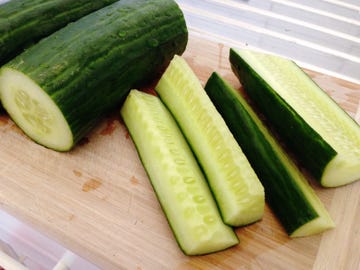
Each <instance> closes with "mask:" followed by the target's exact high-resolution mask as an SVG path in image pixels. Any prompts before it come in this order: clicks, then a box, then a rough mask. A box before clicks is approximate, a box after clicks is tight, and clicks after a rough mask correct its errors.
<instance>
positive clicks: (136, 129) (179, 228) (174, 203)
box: [120, 90, 239, 255]
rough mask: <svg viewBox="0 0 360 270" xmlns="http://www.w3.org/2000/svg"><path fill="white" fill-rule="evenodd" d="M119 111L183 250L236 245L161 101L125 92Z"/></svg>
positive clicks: (194, 252) (197, 252)
mask: <svg viewBox="0 0 360 270" xmlns="http://www.w3.org/2000/svg"><path fill="white" fill-rule="evenodd" d="M120 113H121V116H122V118H123V120H124V123H125V125H126V127H127V128H128V130H129V133H130V136H131V138H132V140H133V142H134V144H135V146H136V149H137V151H138V154H139V156H140V159H141V162H142V164H143V166H144V168H145V170H146V172H147V174H148V176H149V179H150V181H151V184H152V186H153V188H154V191H155V193H156V195H157V197H158V199H159V202H160V205H161V207H162V209H163V211H164V213H165V215H166V217H167V220H168V222H169V224H170V227H171V228H172V230H173V233H174V235H175V238H176V239H177V242H178V244H179V246H180V248H181V249H182V250H183V252H184V253H185V254H187V255H202V254H206V253H211V252H215V251H220V250H223V249H226V248H229V247H231V246H234V245H236V244H238V242H239V240H238V238H237V236H236V234H235V232H234V230H233V229H232V228H231V227H229V226H227V225H225V224H224V223H223V221H222V219H221V216H220V213H219V210H218V208H217V206H216V203H215V201H214V199H213V197H212V194H211V191H210V190H209V187H208V185H207V183H206V179H205V177H204V175H203V173H202V172H201V169H200V167H199V165H198V163H197V161H196V159H195V157H194V155H193V153H192V152H191V149H190V147H189V146H188V144H187V142H186V140H185V138H184V136H183V134H182V133H181V131H180V129H179V127H178V126H177V124H176V122H175V120H174V119H173V117H172V116H171V114H170V113H169V111H168V110H167V109H166V107H165V106H164V105H163V103H162V102H161V100H160V99H159V98H158V97H156V96H154V95H150V94H147V93H144V92H140V91H138V90H131V91H130V93H129V95H128V97H127V98H126V100H125V102H124V104H123V106H122V108H121V111H120Z"/></svg>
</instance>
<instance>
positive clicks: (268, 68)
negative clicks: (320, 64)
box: [231, 50, 360, 187]
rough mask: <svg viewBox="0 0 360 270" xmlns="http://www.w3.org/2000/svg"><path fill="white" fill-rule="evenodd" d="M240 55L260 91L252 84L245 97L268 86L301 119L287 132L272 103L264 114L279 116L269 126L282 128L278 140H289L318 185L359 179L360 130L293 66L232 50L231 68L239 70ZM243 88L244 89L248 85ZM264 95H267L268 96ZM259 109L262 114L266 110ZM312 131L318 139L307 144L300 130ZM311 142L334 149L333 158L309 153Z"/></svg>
mask: <svg viewBox="0 0 360 270" xmlns="http://www.w3.org/2000/svg"><path fill="white" fill-rule="evenodd" d="M236 54H237V55H238V56H239V57H241V59H242V61H244V62H246V65H247V66H248V67H250V69H251V71H250V72H249V73H251V74H252V75H249V76H253V80H254V81H256V85H257V86H256V85H255V84H253V87H252V89H250V85H249V86H248V89H247V92H248V93H249V95H250V96H252V95H253V93H252V92H256V91H257V90H256V89H261V87H264V88H265V89H267V90H266V91H273V93H272V94H271V95H273V96H274V95H277V96H278V97H279V98H280V99H282V100H283V101H284V102H285V103H286V104H287V105H288V106H290V107H291V108H292V109H293V110H294V111H295V112H296V114H297V115H298V116H296V115H288V116H289V117H290V118H291V117H293V118H294V121H293V126H292V128H291V129H289V126H288V124H284V123H285V121H283V119H282V116H281V115H277V114H276V112H275V109H274V108H275V106H277V105H275V104H274V103H272V106H267V107H268V111H267V112H265V111H264V114H266V117H270V118H271V115H276V117H275V118H274V119H271V120H270V121H271V122H272V124H274V126H278V127H279V128H278V130H277V131H278V133H279V134H280V136H283V137H284V136H286V135H288V136H289V138H287V142H288V145H291V149H292V150H293V151H294V152H295V153H296V154H297V155H298V157H299V159H300V161H304V160H305V162H303V164H304V166H305V167H306V168H307V169H309V171H310V172H311V173H313V174H314V175H315V177H317V178H318V180H319V181H320V183H321V184H322V185H323V186H326V187H335V186H340V185H345V184H348V183H351V182H354V181H356V180H359V179H360V127H359V125H358V124H357V123H356V122H355V121H354V120H353V119H352V118H351V117H350V116H349V115H348V114H347V113H346V112H345V111H344V110H343V109H342V108H340V107H339V106H338V105H337V104H336V102H335V101H334V100H332V99H331V98H330V96H329V95H327V94H326V93H325V92H324V91H323V90H322V89H321V88H320V87H319V86H318V85H317V84H316V83H315V82H314V81H313V80H312V79H311V78H310V77H309V76H307V75H306V74H305V73H304V72H303V71H302V70H301V69H300V68H299V67H298V66H297V65H296V64H295V63H294V62H292V61H290V60H287V59H284V58H281V57H278V56H274V55H269V54H264V53H258V52H253V51H250V50H232V51H231V55H232V57H231V58H232V59H233V60H232V65H233V67H234V66H236V64H235V62H236V61H237V60H235V58H236ZM236 68H237V67H235V69H236ZM239 77H240V80H242V79H241V77H243V80H244V79H246V77H247V76H246V75H244V76H241V75H240V76H239ZM244 83H245V85H246V82H245V81H244ZM261 85H262V86H261ZM245 88H246V87H245ZM262 93H263V94H264V91H262ZM264 95H265V94H264ZM258 97H259V96H258ZM254 102H255V103H257V105H259V104H260V103H261V102H262V101H260V100H259V99H258V98H255V99H254ZM259 106H260V109H261V110H266V109H265V108H264V107H262V106H261V105H259ZM288 114H289V113H288ZM283 115H284V114H283ZM310 129H313V131H314V132H315V133H317V134H318V136H312V135H310V136H312V137H311V138H310V140H305V137H302V133H301V134H300V131H301V132H305V133H306V132H308V131H309V132H310ZM290 136H291V137H290ZM306 139H307V138H306ZM311 140H312V141H311ZM289 141H292V142H289ZM310 143H312V144H318V145H320V144H324V145H325V144H327V145H329V146H330V147H331V148H332V149H333V150H332V151H333V152H334V154H332V152H331V150H328V153H329V154H328V156H327V153H317V152H316V150H314V151H315V152H312V151H308V150H306V147H304V146H305V145H307V144H310ZM312 149H315V148H312ZM310 150H311V149H310ZM321 160H324V162H325V163H324V166H322V167H321V168H316V163H320V162H321ZM313 166H314V167H315V168H313Z"/></svg>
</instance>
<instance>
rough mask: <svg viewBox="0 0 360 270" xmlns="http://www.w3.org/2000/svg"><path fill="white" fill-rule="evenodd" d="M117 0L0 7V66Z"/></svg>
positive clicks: (46, 0) (35, 0) (47, 0)
mask: <svg viewBox="0 0 360 270" xmlns="http://www.w3.org/2000/svg"><path fill="white" fill-rule="evenodd" d="M115 1H116V0H92V1H88V0H77V1H71V0H65V1H64V0H31V1H29V0H11V1H9V2H6V3H4V4H1V5H0V66H1V65H2V64H4V63H5V62H7V61H8V60H10V59H11V58H13V57H14V56H15V55H16V54H18V53H20V52H21V51H22V50H24V49H25V48H27V47H29V46H30V45H31V44H33V43H36V42H37V41H38V40H40V39H41V38H43V37H46V36H48V35H49V34H51V33H53V32H55V31H57V30H58V29H60V28H62V27H64V26H65V25H66V24H68V23H69V22H72V21H75V20H77V19H79V18H81V17H83V16H85V15H87V14H88V13H91V12H93V11H95V10H98V9H100V8H102V7H105V6H107V5H109V4H111V3H114V2H115Z"/></svg>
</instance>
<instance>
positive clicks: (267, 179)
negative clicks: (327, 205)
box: [205, 73, 318, 235]
mask: <svg viewBox="0 0 360 270" xmlns="http://www.w3.org/2000/svg"><path fill="white" fill-rule="evenodd" d="M230 87H231V86H230V85H229V84H228V83H227V82H225V81H224V80H223V79H222V78H221V77H220V76H219V75H218V74H217V73H213V74H212V75H211V76H210V78H209V80H208V81H207V83H206V86H205V90H206V92H207V94H208V95H209V97H210V99H211V100H212V102H213V103H214V105H215V107H216V109H217V110H218V111H219V112H220V114H221V115H222V117H223V118H224V120H225V122H226V124H227V125H228V127H229V129H230V130H231V132H232V134H233V135H234V137H235V139H236V140H237V142H238V143H239V145H240V147H241V149H242V150H243V151H244V153H245V155H246V157H247V158H248V160H249V162H250V164H251V166H252V167H253V168H254V170H255V172H256V174H257V175H258V177H259V180H260V181H261V183H262V184H263V186H264V188H265V194H266V200H267V201H268V203H269V205H270V207H271V209H272V210H273V212H274V213H275V214H276V216H277V217H278V218H279V220H280V222H281V224H282V225H283V227H284V229H285V230H286V232H287V233H288V234H289V235H291V234H292V233H293V232H294V231H295V230H296V229H297V228H299V227H301V226H302V225H304V224H306V223H307V222H309V221H311V220H313V219H314V218H316V217H318V214H317V213H316V211H315V210H314V208H313V207H312V206H311V204H310V203H309V202H308V201H307V199H306V198H305V197H304V195H303V193H302V191H301V190H299V188H298V187H297V185H296V183H294V180H293V177H292V176H291V172H290V171H289V170H290V168H288V167H287V166H286V165H284V164H283V163H282V161H281V159H280V158H279V156H278V154H277V153H276V151H274V149H273V147H272V145H271V143H270V142H269V141H268V140H267V139H266V137H265V136H264V134H263V132H262V131H261V129H260V128H259V127H258V125H257V123H256V122H255V121H254V120H253V119H252V117H251V115H250V114H249V113H248V111H247V109H246V107H244V105H243V104H244V103H245V102H247V101H246V100H245V99H243V98H242V97H240V98H241V100H240V99H238V97H237V96H236V95H235V94H234V91H235V90H234V89H231V88H230Z"/></svg>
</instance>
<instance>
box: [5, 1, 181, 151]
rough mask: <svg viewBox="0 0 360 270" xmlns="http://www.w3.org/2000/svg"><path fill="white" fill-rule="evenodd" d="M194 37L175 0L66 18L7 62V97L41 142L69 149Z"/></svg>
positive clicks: (18, 119) (28, 130) (25, 128)
mask: <svg viewBox="0 0 360 270" xmlns="http://www.w3.org/2000/svg"><path fill="white" fill-rule="evenodd" d="M186 44H187V28H186V24H185V20H184V17H183V14H182V12H181V10H180V8H179V7H178V5H177V4H176V3H175V2H174V1H173V0H150V1H145V0H133V1H132V0H123V1H118V2H116V3H113V4H111V5H109V6H106V7H104V8H102V9H100V10H98V11H95V12H93V13H91V14H89V15H87V16H85V17H82V18H81V19H79V20H78V21H76V22H74V23H72V24H69V25H67V26H66V27H64V28H62V29H61V30H59V31H57V32H55V33H54V34H52V35H50V36H49V37H47V38H44V39H42V40H41V41H40V42H39V43H37V44H36V45H34V46H32V47H31V48H29V49H28V50H26V51H25V52H24V53H22V54H20V55H18V56H17V57H16V58H15V59H13V60H11V61H10V62H9V63H7V64H6V65H5V66H4V67H3V68H2V69H1V71H0V99H1V101H2V103H3V106H4V108H5V109H6V110H7V112H8V113H9V115H10V116H11V117H12V119H13V120H14V122H16V123H17V124H18V126H20V128H21V129H22V130H23V131H24V132H25V133H26V134H28V135H29V137H31V138H32V139H33V140H34V141H36V142H38V143H39V144H42V145H44V146H46V147H49V148H52V149H55V150H58V151H66V150H69V149H71V148H72V147H73V146H74V145H75V144H76V142H78V141H79V140H80V139H81V138H82V137H83V136H84V135H85V134H87V133H88V131H89V130H90V129H91V128H92V127H94V125H96V124H97V122H98V121H99V120H100V119H102V117H103V116H104V114H106V113H107V112H109V111H110V110H114V109H115V108H116V107H117V106H119V105H120V104H121V102H123V100H124V99H125V97H126V95H127V93H128V92H129V90H130V89H131V88H132V87H135V85H138V84H139V83H141V82H143V81H145V80H147V79H151V78H153V76H154V75H157V72H159V71H160V70H163V69H164V66H165V65H167V64H168V63H169V62H170V60H171V59H172V57H173V55H174V54H175V53H177V54H181V53H182V52H183V51H184V50H185V47H186Z"/></svg>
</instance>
